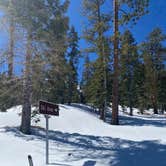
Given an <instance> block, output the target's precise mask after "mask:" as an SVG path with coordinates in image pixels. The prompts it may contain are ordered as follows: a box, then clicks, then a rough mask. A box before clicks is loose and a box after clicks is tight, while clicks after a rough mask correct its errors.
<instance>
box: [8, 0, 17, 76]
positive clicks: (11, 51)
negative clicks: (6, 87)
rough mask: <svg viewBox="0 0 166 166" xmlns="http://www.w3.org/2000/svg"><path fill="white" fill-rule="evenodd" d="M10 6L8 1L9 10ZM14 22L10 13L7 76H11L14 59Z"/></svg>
mask: <svg viewBox="0 0 166 166" xmlns="http://www.w3.org/2000/svg"><path fill="white" fill-rule="evenodd" d="M11 6H12V0H11V1H10V5H9V10H10V8H11ZM14 30H15V27H14V20H13V16H12V13H10V25H9V54H8V56H9V57H8V76H9V78H12V76H13V58H14Z"/></svg>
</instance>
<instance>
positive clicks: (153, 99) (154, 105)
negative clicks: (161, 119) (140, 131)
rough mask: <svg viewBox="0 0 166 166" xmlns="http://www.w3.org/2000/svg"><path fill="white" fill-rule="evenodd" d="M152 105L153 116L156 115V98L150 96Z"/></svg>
mask: <svg viewBox="0 0 166 166" xmlns="http://www.w3.org/2000/svg"><path fill="white" fill-rule="evenodd" d="M152 105H153V113H154V114H158V107H157V97H156V95H154V96H152Z"/></svg>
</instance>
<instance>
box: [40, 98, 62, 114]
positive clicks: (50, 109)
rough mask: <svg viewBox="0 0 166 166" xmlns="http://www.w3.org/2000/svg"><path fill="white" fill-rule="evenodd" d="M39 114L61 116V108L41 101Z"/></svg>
mask: <svg viewBox="0 0 166 166" xmlns="http://www.w3.org/2000/svg"><path fill="white" fill-rule="evenodd" d="M39 112H40V113H41V114H46V115H54V116H59V106H58V105H57V104H54V103H50V102H47V101H43V100H41V101H39Z"/></svg>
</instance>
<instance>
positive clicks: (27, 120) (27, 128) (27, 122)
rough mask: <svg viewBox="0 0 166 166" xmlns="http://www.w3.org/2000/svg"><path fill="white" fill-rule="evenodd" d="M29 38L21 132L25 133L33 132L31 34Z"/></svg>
mask: <svg viewBox="0 0 166 166" xmlns="http://www.w3.org/2000/svg"><path fill="white" fill-rule="evenodd" d="M27 38H28V39H27V48H26V49H27V52H26V62H25V73H24V85H23V108H22V120H21V128H20V130H21V132H23V133H24V134H30V133H31V49H32V48H31V41H32V36H31V34H28V37H27Z"/></svg>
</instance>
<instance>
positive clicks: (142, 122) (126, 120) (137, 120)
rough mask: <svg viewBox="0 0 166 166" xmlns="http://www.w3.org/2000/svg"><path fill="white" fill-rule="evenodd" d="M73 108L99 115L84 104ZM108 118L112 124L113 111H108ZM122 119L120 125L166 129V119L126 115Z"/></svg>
mask: <svg viewBox="0 0 166 166" xmlns="http://www.w3.org/2000/svg"><path fill="white" fill-rule="evenodd" d="M71 106H72V107H75V108H79V109H80V110H81V111H85V112H88V113H90V114H96V115H98V112H97V111H96V110H95V109H93V108H91V107H89V106H86V105H82V104H72V105H71ZM106 117H107V122H108V123H110V122H111V111H107V113H106ZM119 119H120V125H130V126H156V127H166V118H162V119H161V120H160V119H151V118H146V119H142V118H141V116H140V117H139V116H129V115H124V116H121V115H120V116H119Z"/></svg>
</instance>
